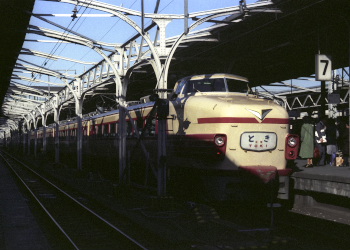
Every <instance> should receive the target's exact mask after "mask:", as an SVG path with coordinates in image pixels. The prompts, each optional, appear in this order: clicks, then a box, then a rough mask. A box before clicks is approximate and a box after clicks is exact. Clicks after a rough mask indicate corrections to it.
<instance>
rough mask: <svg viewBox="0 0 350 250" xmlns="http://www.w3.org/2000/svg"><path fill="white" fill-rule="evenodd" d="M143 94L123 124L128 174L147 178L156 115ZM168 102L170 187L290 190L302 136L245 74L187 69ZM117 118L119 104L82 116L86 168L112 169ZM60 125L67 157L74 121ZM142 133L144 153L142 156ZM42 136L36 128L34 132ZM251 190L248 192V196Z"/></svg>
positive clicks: (222, 193) (220, 192)
mask: <svg viewBox="0 0 350 250" xmlns="http://www.w3.org/2000/svg"><path fill="white" fill-rule="evenodd" d="M146 99H147V98H143V99H142V100H143V101H141V102H139V103H137V104H134V105H131V106H129V107H128V111H129V113H130V117H128V118H127V126H126V127H127V128H126V130H127V141H128V143H127V147H128V155H129V156H130V161H129V162H130V174H131V179H133V178H135V179H138V180H139V179H142V178H143V179H142V180H143V182H146V181H149V180H150V178H151V177H150V176H152V174H151V173H152V169H154V166H156V160H154V159H156V158H157V136H158V122H159V120H158V119H159V117H158V116H157V111H156V112H154V113H155V115H153V111H154V106H155V105H154V104H155V102H152V101H149V100H146ZM167 104H168V106H166V123H167V128H166V134H167V158H166V164H167V166H168V178H169V179H170V182H169V183H170V184H172V185H173V186H174V187H175V189H181V188H183V192H189V190H190V189H193V190H196V192H202V193H208V194H210V195H211V196H215V197H216V198H218V199H219V200H225V199H230V198H231V197H235V196H237V195H238V196H245V197H247V196H248V194H247V193H246V192H245V191H246V190H247V189H249V188H250V187H252V186H255V187H256V188H255V191H256V190H259V191H261V190H262V189H264V188H262V187H263V186H265V187H268V189H269V188H270V186H271V185H270V184H271V183H274V184H273V189H274V190H275V193H276V194H277V190H278V196H279V197H280V198H282V199H285V198H288V190H289V189H288V186H289V175H290V173H291V169H289V168H288V167H287V163H288V161H293V160H294V159H296V157H297V155H298V147H299V138H298V136H296V135H292V134H289V116H288V113H287V112H286V110H285V109H284V108H283V107H282V106H280V105H278V104H277V103H276V102H275V101H274V100H270V99H264V98H262V97H259V96H258V95H255V94H254V93H252V91H251V89H250V87H249V84H248V80H247V79H246V78H244V77H241V76H237V75H232V74H208V75H196V76H190V77H186V78H183V79H181V80H179V81H178V82H177V83H176V84H175V87H174V90H173V92H172V93H170V94H169V98H168V100H167ZM118 122H119V111H118V110H114V111H109V112H106V113H103V114H98V115H93V116H91V117H88V118H84V120H83V159H84V161H83V168H87V169H90V170H91V171H99V172H100V173H102V174H103V175H105V176H114V177H115V176H116V175H117V172H118V171H117V170H116V168H117V167H116V166H117V164H118V145H119V144H118V138H119V137H118V125H119V124H118ZM132 123H134V124H132ZM135 128H137V129H135ZM59 129H60V131H59V136H60V145H61V146H60V149H61V154H62V155H63V157H61V159H62V160H64V159H66V160H67V159H69V160H70V161H72V160H74V157H76V156H75V154H76V153H75V150H74V148H76V134H77V133H76V130H77V123H76V122H75V121H70V122H68V121H66V122H61V123H60V127H59ZM46 131H47V133H46V136H47V137H48V143H47V145H48V147H47V151H48V153H49V152H53V150H54V136H55V133H54V126H49V127H48V128H47V129H46ZM136 133H138V136H137V135H136ZM33 135H34V134H33ZM140 135H142V142H141V143H142V144H143V145H144V151H145V150H146V151H147V153H146V156H145V157H144V156H140V154H141V155H143V153H140V152H141V150H140V147H139V146H138V145H139V144H140V141H139V139H138V138H139V137H140ZM42 137H43V133H42V130H41V129H39V132H38V138H39V140H42ZM39 143H40V142H39ZM145 159H147V160H145ZM153 172H154V171H153ZM173 177H174V178H173ZM185 179H186V181H185ZM180 183H181V184H180ZM185 184H186V185H185ZM180 186H181V188H180ZM256 197H257V195H256V194H255V196H254V193H253V196H251V197H250V198H251V199H255V198H256Z"/></svg>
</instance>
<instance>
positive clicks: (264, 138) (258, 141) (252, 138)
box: [241, 132, 277, 151]
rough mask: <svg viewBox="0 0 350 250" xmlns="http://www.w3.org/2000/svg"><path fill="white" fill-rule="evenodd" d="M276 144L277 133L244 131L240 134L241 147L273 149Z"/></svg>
mask: <svg viewBox="0 0 350 250" xmlns="http://www.w3.org/2000/svg"><path fill="white" fill-rule="evenodd" d="M276 145H277V135H276V133H272V132H245V133H243V134H242V135H241V148H242V149H244V150H249V151H267V150H273V149H275V148H276Z"/></svg>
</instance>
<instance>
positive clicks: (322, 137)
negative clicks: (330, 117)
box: [315, 116, 327, 166]
mask: <svg viewBox="0 0 350 250" xmlns="http://www.w3.org/2000/svg"><path fill="white" fill-rule="evenodd" d="M326 129H327V127H326V117H325V116H321V117H320V119H319V122H318V123H317V124H316V129H315V139H316V146H317V148H318V151H319V152H320V161H319V163H318V166H324V165H325V161H326V145H327V138H326Z"/></svg>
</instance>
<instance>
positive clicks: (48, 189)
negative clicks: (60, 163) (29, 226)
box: [1, 152, 148, 250]
mask: <svg viewBox="0 0 350 250" xmlns="http://www.w3.org/2000/svg"><path fill="white" fill-rule="evenodd" d="M1 157H2V159H3V160H4V161H5V162H6V164H7V165H8V166H9V167H10V169H11V170H12V172H13V173H14V174H15V176H16V177H17V178H18V180H19V181H20V182H21V183H22V184H23V186H24V187H25V188H26V190H27V191H28V192H29V193H30V194H31V196H32V197H33V199H34V200H35V201H36V202H37V204H38V205H39V206H40V207H41V208H42V210H43V211H45V213H46V215H47V216H48V218H50V221H51V222H52V223H54V224H55V225H56V227H57V228H58V229H59V232H60V233H61V236H63V237H61V238H64V239H65V242H61V244H62V246H64V248H65V249H94V250H96V249H117V250H118V249H123V250H125V249H148V247H147V246H146V245H145V243H140V242H138V240H137V239H135V238H134V237H133V236H130V235H129V234H127V233H125V232H124V231H123V230H122V229H120V228H119V227H118V226H116V225H117V224H116V222H115V219H116V218H114V220H108V219H106V218H105V217H104V216H101V215H99V214H98V213H97V212H96V211H94V210H92V209H91V208H90V207H89V206H90V205H93V204H89V202H88V200H85V199H82V198H81V197H73V196H72V195H70V194H68V193H67V192H66V191H64V190H62V189H61V188H59V187H58V186H56V185H55V184H53V183H52V182H50V181H49V180H48V179H46V178H45V177H43V176H41V175H40V174H39V173H37V172H35V171H34V170H32V169H31V168H30V167H28V166H27V165H25V164H24V163H22V162H20V161H18V160H15V159H14V158H12V157H10V156H9V155H8V154H6V155H5V154H4V153H3V152H2V153H1ZM106 214H107V212H106V211H104V215H105V216H106V217H108V216H107V215H106ZM119 223H120V221H119Z"/></svg>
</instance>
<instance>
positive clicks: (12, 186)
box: [0, 160, 51, 250]
mask: <svg viewBox="0 0 350 250" xmlns="http://www.w3.org/2000/svg"><path fill="white" fill-rule="evenodd" d="M0 249H4V250H40V249H43V250H50V249H51V247H50V245H49V243H48V241H47V239H46V237H45V235H44V232H43V231H42V230H41V228H40V226H39V225H38V223H37V221H36V219H35V217H34V215H33V214H32V211H31V210H30V207H29V204H28V201H27V199H26V198H25V197H24V196H23V195H22V193H21V192H20V190H19V188H18V186H17V184H16V182H15V180H14V177H13V176H12V175H11V172H10V170H9V169H8V168H7V167H6V166H5V165H4V163H3V161H2V160H0Z"/></svg>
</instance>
